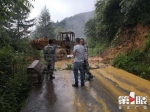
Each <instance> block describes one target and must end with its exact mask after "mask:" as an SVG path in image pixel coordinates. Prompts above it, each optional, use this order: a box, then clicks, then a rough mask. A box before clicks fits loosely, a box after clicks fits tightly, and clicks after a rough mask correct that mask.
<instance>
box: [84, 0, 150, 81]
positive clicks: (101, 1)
mask: <svg viewBox="0 0 150 112" xmlns="http://www.w3.org/2000/svg"><path fill="white" fill-rule="evenodd" d="M149 10H150V1H149V0H97V2H96V4H95V17H94V18H93V19H90V20H89V21H88V22H87V23H86V24H85V34H86V36H87V38H88V45H89V48H91V50H90V55H91V56H93V55H97V54H98V53H99V52H101V51H103V50H105V49H106V48H107V47H112V40H113V39H115V36H117V34H119V33H120V32H121V31H122V30H123V28H126V27H128V28H130V27H134V26H136V25H137V24H141V25H148V24H150V13H149ZM148 42H149V41H148ZM113 46H115V45H113ZM146 46H147V47H146V48H145V51H143V52H142V53H141V52H139V50H137V51H134V50H133V51H131V52H129V53H128V54H120V55H118V56H117V57H116V59H115V61H114V65H115V66H117V67H120V68H123V69H125V70H127V71H129V72H132V73H135V74H137V75H139V76H141V77H143V78H146V79H150V78H149V74H150V71H149V67H148V66H149V65H148V61H147V60H149V59H150V58H149V57H148V55H149V51H148V50H147V48H149V47H150V46H149V44H146ZM93 49H94V50H93ZM144 59H146V61H145V60H144Z"/></svg>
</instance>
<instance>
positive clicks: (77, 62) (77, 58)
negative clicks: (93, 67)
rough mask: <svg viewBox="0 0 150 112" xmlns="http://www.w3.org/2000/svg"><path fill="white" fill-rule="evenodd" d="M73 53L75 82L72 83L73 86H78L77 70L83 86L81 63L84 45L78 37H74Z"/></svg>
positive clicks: (82, 61)
mask: <svg viewBox="0 0 150 112" xmlns="http://www.w3.org/2000/svg"><path fill="white" fill-rule="evenodd" d="M73 55H74V67H73V72H74V78H75V84H73V85H72V86H73V87H78V70H79V71H80V74H81V86H84V70H83V63H84V47H83V46H82V45H81V44H80V38H76V45H75V46H74V49H73Z"/></svg>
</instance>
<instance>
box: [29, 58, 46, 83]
mask: <svg viewBox="0 0 150 112" xmlns="http://www.w3.org/2000/svg"><path fill="white" fill-rule="evenodd" d="M45 69H46V66H45V65H44V64H43V63H42V61H40V60H35V61H34V62H33V63H32V64H31V65H30V66H29V67H28V68H27V74H29V75H30V79H31V81H32V82H33V83H41V82H42V80H43V78H44V70H45Z"/></svg>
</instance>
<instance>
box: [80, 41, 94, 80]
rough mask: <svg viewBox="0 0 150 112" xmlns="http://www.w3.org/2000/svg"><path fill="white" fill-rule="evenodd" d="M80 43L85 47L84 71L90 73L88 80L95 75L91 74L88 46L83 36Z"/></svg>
mask: <svg viewBox="0 0 150 112" xmlns="http://www.w3.org/2000/svg"><path fill="white" fill-rule="evenodd" d="M80 44H81V45H82V46H83V47H84V53H85V54H84V56H85V60H84V72H85V73H86V74H88V80H90V79H91V78H93V75H92V74H91V72H90V71H89V63H88V46H87V45H86V44H85V42H84V39H83V38H81V39H80Z"/></svg>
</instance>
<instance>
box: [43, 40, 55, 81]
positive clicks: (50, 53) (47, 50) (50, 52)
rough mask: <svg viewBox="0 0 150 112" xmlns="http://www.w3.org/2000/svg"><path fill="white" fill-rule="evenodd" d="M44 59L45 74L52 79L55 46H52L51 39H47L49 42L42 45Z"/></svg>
mask: <svg viewBox="0 0 150 112" xmlns="http://www.w3.org/2000/svg"><path fill="white" fill-rule="evenodd" d="M43 52H44V60H45V61H46V65H47V69H46V75H48V74H49V75H50V79H54V78H55V77H53V76H52V75H53V71H54V66H55V60H56V54H55V47H54V46H53V40H49V44H48V45H47V46H45V47H44V50H43Z"/></svg>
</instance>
